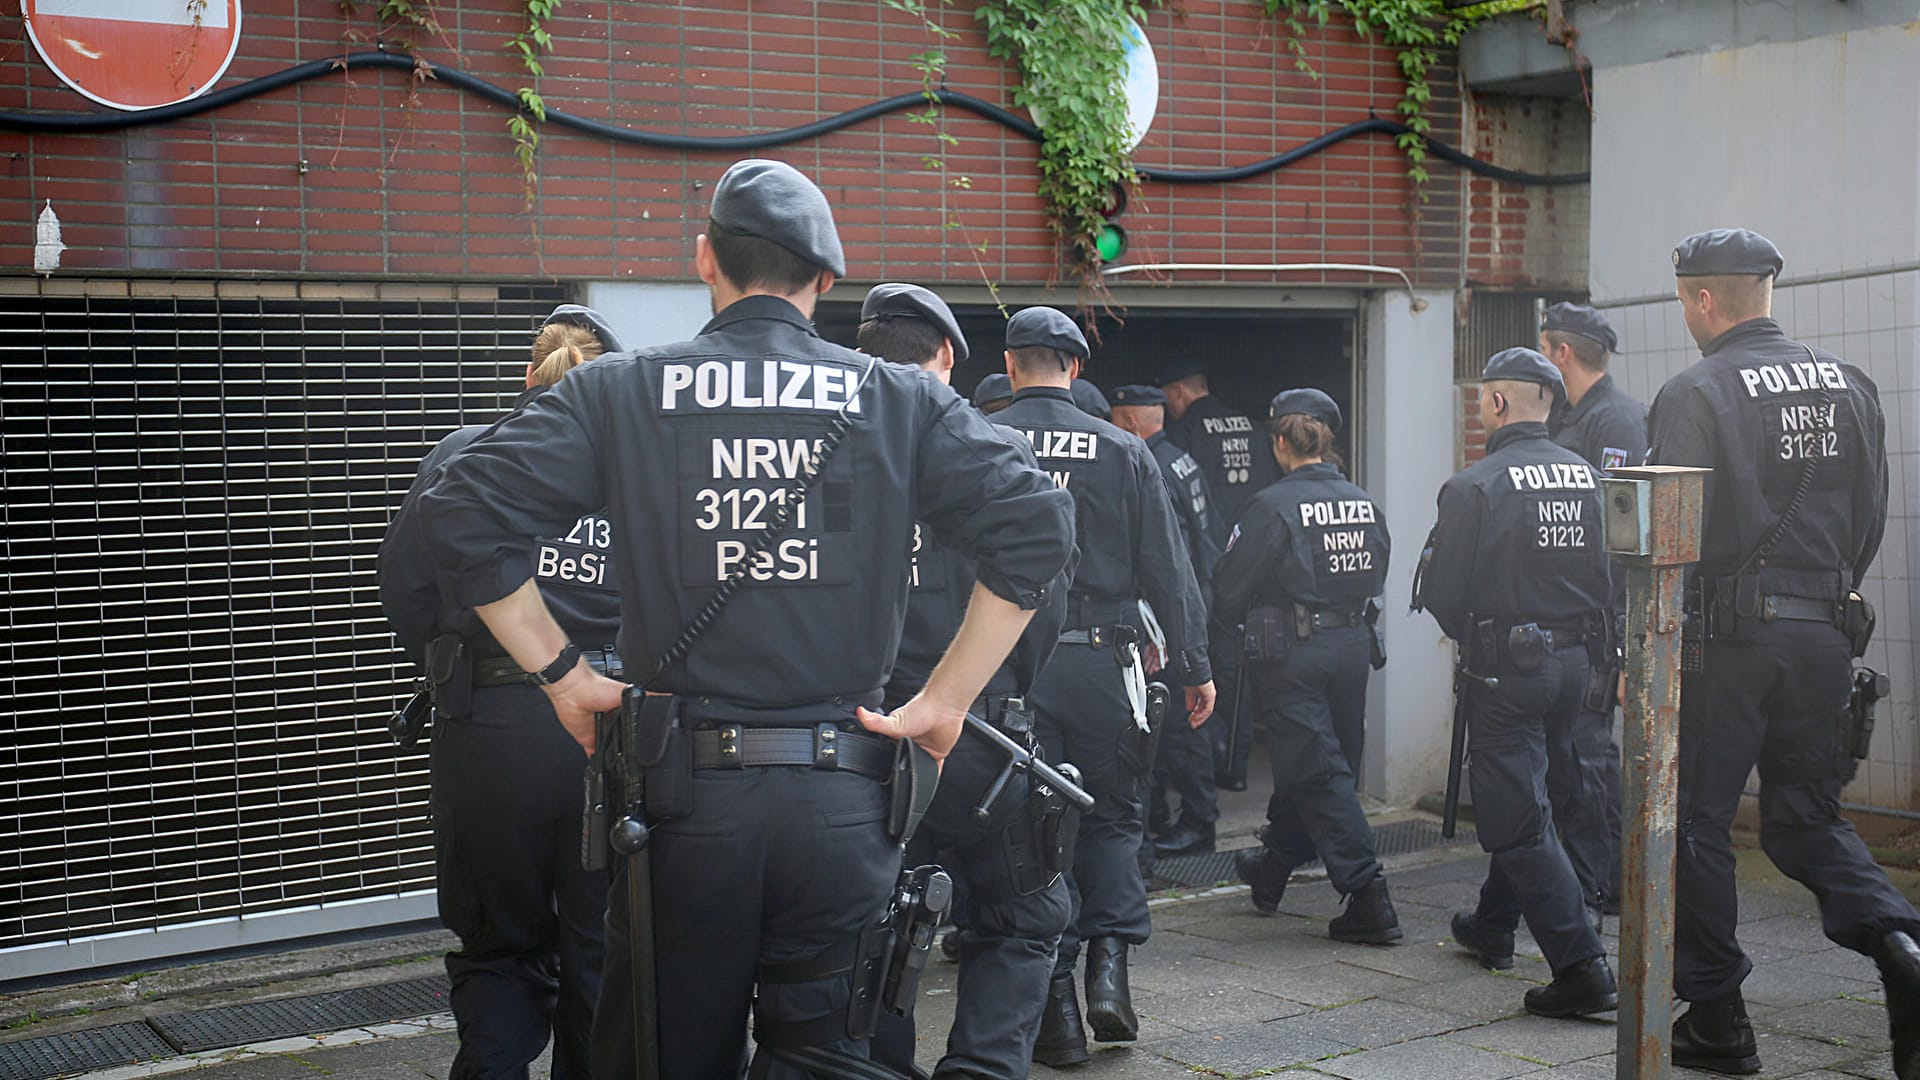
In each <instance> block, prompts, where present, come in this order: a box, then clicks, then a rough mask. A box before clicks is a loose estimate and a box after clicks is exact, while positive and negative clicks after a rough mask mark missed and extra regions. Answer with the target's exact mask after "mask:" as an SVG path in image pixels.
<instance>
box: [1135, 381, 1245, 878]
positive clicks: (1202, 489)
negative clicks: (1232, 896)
mask: <svg viewBox="0 0 1920 1080" xmlns="http://www.w3.org/2000/svg"><path fill="white" fill-rule="evenodd" d="M1166 405H1167V395H1166V394H1164V393H1162V392H1161V391H1160V390H1159V389H1158V388H1156V387H1152V386H1121V387H1116V388H1115V389H1114V391H1113V423H1114V426H1115V427H1118V428H1119V429H1120V430H1122V431H1125V432H1129V433H1131V434H1134V435H1138V436H1139V437H1140V438H1141V439H1143V440H1145V441H1146V444H1147V449H1148V450H1151V451H1152V452H1153V460H1155V461H1157V462H1159V463H1160V478H1161V479H1162V480H1164V481H1166V484H1167V495H1168V497H1170V498H1171V499H1172V500H1173V516H1174V518H1175V520H1177V521H1179V522H1180V538H1181V539H1182V540H1184V541H1186V544H1187V558H1188V562H1189V563H1191V564H1192V566H1193V577H1194V580H1195V581H1196V582H1198V583H1199V585H1200V594H1201V595H1202V596H1203V597H1206V596H1211V595H1212V592H1213V564H1214V563H1216V562H1218V561H1220V544H1219V541H1218V539H1217V538H1218V537H1219V536H1220V535H1221V533H1222V532H1223V527H1222V526H1221V524H1220V514H1219V511H1217V510H1215V509H1214V506H1213V498H1212V496H1211V495H1210V494H1209V493H1208V491H1207V478H1206V475H1205V474H1204V473H1202V472H1201V470H1200V463H1199V462H1197V461H1195V460H1193V455H1192V454H1189V453H1187V452H1186V451H1185V450H1182V449H1180V448H1179V447H1177V446H1175V445H1173V443H1172V441H1171V440H1169V439H1168V438H1167V432H1166ZM1148 676H1149V677H1152V676H1153V672H1149V673H1148ZM1169 711H1178V710H1169ZM1184 719H1185V718H1184V716H1181V717H1175V718H1174V720H1173V721H1171V722H1170V723H1169V726H1168V730H1167V732H1166V733H1165V735H1164V736H1163V737H1162V739H1161V743H1160V754H1159V758H1158V761H1157V763H1156V764H1155V766H1154V789H1155V790H1154V793H1153V805H1152V807H1151V809H1152V810H1156V811H1158V810H1162V809H1163V807H1164V806H1165V803H1164V802H1163V801H1162V793H1163V792H1164V793H1170V794H1172V795H1174V796H1177V797H1178V798H1179V800H1180V816H1179V818H1178V819H1177V820H1175V821H1173V822H1171V823H1167V824H1166V827H1165V828H1158V829H1156V828H1155V827H1154V826H1155V823H1156V815H1155V814H1154V813H1149V814H1148V815H1147V823H1148V830H1147V832H1148V837H1149V838H1150V839H1151V840H1152V843H1151V845H1142V852H1143V853H1144V854H1147V855H1158V856H1160V857H1161V858H1169V859H1170V858H1174V857H1177V856H1180V855H1192V854H1197V853H1199V852H1205V851H1212V850H1213V845H1214V827H1215V822H1217V821H1218V820H1219V818H1220V797H1219V793H1218V791H1217V790H1216V789H1215V787H1214V783H1213V743H1212V740H1211V738H1210V737H1209V736H1208V735H1207V734H1206V733H1204V732H1202V731H1200V730H1199V729H1198V728H1195V727H1192V726H1190V725H1188V724H1186V723H1184V722H1182V721H1184ZM1156 832H1157V833H1160V834H1161V835H1159V836H1158V837H1157V838H1156V837H1155V836H1154V834H1155V833H1156Z"/></svg>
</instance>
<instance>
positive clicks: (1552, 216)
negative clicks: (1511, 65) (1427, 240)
mask: <svg viewBox="0 0 1920 1080" xmlns="http://www.w3.org/2000/svg"><path fill="white" fill-rule="evenodd" d="M1464 124H1465V128H1466V135H1467V148H1468V150H1469V152H1471V153H1472V154H1474V155H1475V156H1476V157H1479V158H1482V159H1484V160H1487V161H1492V162H1495V163H1497V164H1499V165H1502V166H1505V167H1506V168H1509V169H1518V170H1521V171H1523V172H1533V173H1541V174H1544V175H1562V174H1568V173H1582V172H1586V171H1587V167H1588V161H1589V160H1590V154H1591V149H1590V145H1589V144H1590V142H1591V134H1592V130H1591V129H1592V123H1591V119H1590V116H1589V114H1588V112H1587V106H1586V102H1585V101H1584V100H1578V101H1575V100H1557V99H1552V98H1535V97H1515V96H1511V95H1504V94H1474V95H1472V96H1471V97H1470V99H1469V100H1468V103H1467V106H1466V109H1465V119H1464ZM1466 190H1467V214H1466V220H1467V225H1466V239H1465V243H1466V249H1467V251H1466V263H1465V273H1466V282H1467V283H1468V284H1470V285H1477V286H1493V287H1497V288H1514V289H1524V288H1543V289H1556V290H1565V291H1568V292H1575V293H1585V292H1586V291H1587V227H1588V219H1589V217H1590V214H1589V207H1590V200H1589V197H1588V192H1589V188H1588V186H1587V185H1586V184H1573V185H1566V186H1553V187H1547V186H1542V185H1526V186H1523V185H1519V184H1509V183H1503V182H1501V181H1496V180H1489V179H1486V178H1484V177H1479V176H1470V177H1468V178H1467V180H1466Z"/></svg>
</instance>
